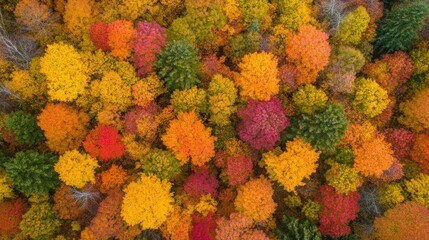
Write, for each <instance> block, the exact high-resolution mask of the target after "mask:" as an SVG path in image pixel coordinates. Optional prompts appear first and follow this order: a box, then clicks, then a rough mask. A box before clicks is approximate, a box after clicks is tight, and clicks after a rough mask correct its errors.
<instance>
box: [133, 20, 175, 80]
mask: <svg viewBox="0 0 429 240" xmlns="http://www.w3.org/2000/svg"><path fill="white" fill-rule="evenodd" d="M166 38H167V32H166V29H165V28H163V27H161V26H160V25H159V24H158V23H156V22H152V23H150V22H147V21H145V22H139V23H138V24H137V27H136V38H135V40H134V67H135V68H136V69H137V74H138V75H139V76H145V75H146V74H148V73H150V72H151V71H152V70H153V64H154V63H155V61H156V54H157V53H158V52H160V51H161V49H162V48H163V47H165V45H166V44H167V41H166Z"/></svg>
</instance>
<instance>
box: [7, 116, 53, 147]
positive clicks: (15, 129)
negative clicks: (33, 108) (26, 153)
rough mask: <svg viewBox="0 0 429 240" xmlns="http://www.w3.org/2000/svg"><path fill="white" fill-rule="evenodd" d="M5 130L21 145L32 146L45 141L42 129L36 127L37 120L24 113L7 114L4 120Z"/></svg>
mask: <svg viewBox="0 0 429 240" xmlns="http://www.w3.org/2000/svg"><path fill="white" fill-rule="evenodd" d="M6 128H7V129H8V130H9V131H11V132H12V133H13V134H14V135H15V136H16V140H17V141H18V142H19V143H22V144H28V145H33V144H35V143H38V142H41V141H43V140H44V139H45V136H44V135H43V131H42V129H41V128H40V127H39V126H38V125H37V118H36V117H34V116H33V115H31V114H29V113H26V112H24V111H16V112H13V113H11V114H9V116H8V118H7V119H6Z"/></svg>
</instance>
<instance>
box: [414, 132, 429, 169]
mask: <svg viewBox="0 0 429 240" xmlns="http://www.w3.org/2000/svg"><path fill="white" fill-rule="evenodd" d="M411 159H412V160H413V161H414V162H416V163H417V164H418V165H419V166H420V168H421V169H422V171H423V172H424V173H426V174H429V131H428V132H427V133H425V134H418V135H417V137H416V141H415V142H414V145H413V148H412V149H411Z"/></svg>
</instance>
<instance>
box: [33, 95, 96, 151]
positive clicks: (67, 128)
mask: <svg viewBox="0 0 429 240" xmlns="http://www.w3.org/2000/svg"><path fill="white" fill-rule="evenodd" d="M37 119H38V120H39V122H38V124H37V125H39V126H40V128H42V130H43V131H44V134H45V137H46V139H47V142H46V143H47V144H48V146H49V148H50V149H51V150H52V151H54V152H59V153H64V152H65V151H67V150H72V149H77V148H79V146H80V145H81V143H82V141H83V139H84V138H85V136H86V133H87V131H88V130H87V126H88V123H89V117H88V116H87V115H86V113H84V112H79V111H77V110H75V109H74V108H72V107H70V106H68V105H66V104H63V103H58V104H52V103H50V104H48V105H46V107H45V108H44V109H43V110H42V113H41V114H40V115H39V116H38V117H37Z"/></svg>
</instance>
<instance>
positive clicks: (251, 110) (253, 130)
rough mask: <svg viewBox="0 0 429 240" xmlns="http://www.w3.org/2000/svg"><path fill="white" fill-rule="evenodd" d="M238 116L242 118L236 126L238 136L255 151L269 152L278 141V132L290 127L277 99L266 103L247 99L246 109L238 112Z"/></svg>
mask: <svg viewBox="0 0 429 240" xmlns="http://www.w3.org/2000/svg"><path fill="white" fill-rule="evenodd" d="M238 116H239V117H241V118H242V120H241V121H240V122H239V123H238V125H237V132H238V136H239V137H240V138H241V140H243V141H245V142H247V143H249V144H250V145H251V146H252V147H253V148H255V149H257V150H260V149H262V148H265V149H266V150H271V149H272V148H273V147H274V145H275V143H276V141H278V140H280V132H281V131H283V130H284V129H285V128H287V127H289V125H290V122H289V119H288V118H287V117H286V110H284V109H283V107H282V105H281V102H280V100H279V99H278V98H271V99H270V100H269V101H267V102H255V101H253V100H252V99H249V104H248V105H247V106H246V108H241V109H239V110H238Z"/></svg>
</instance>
